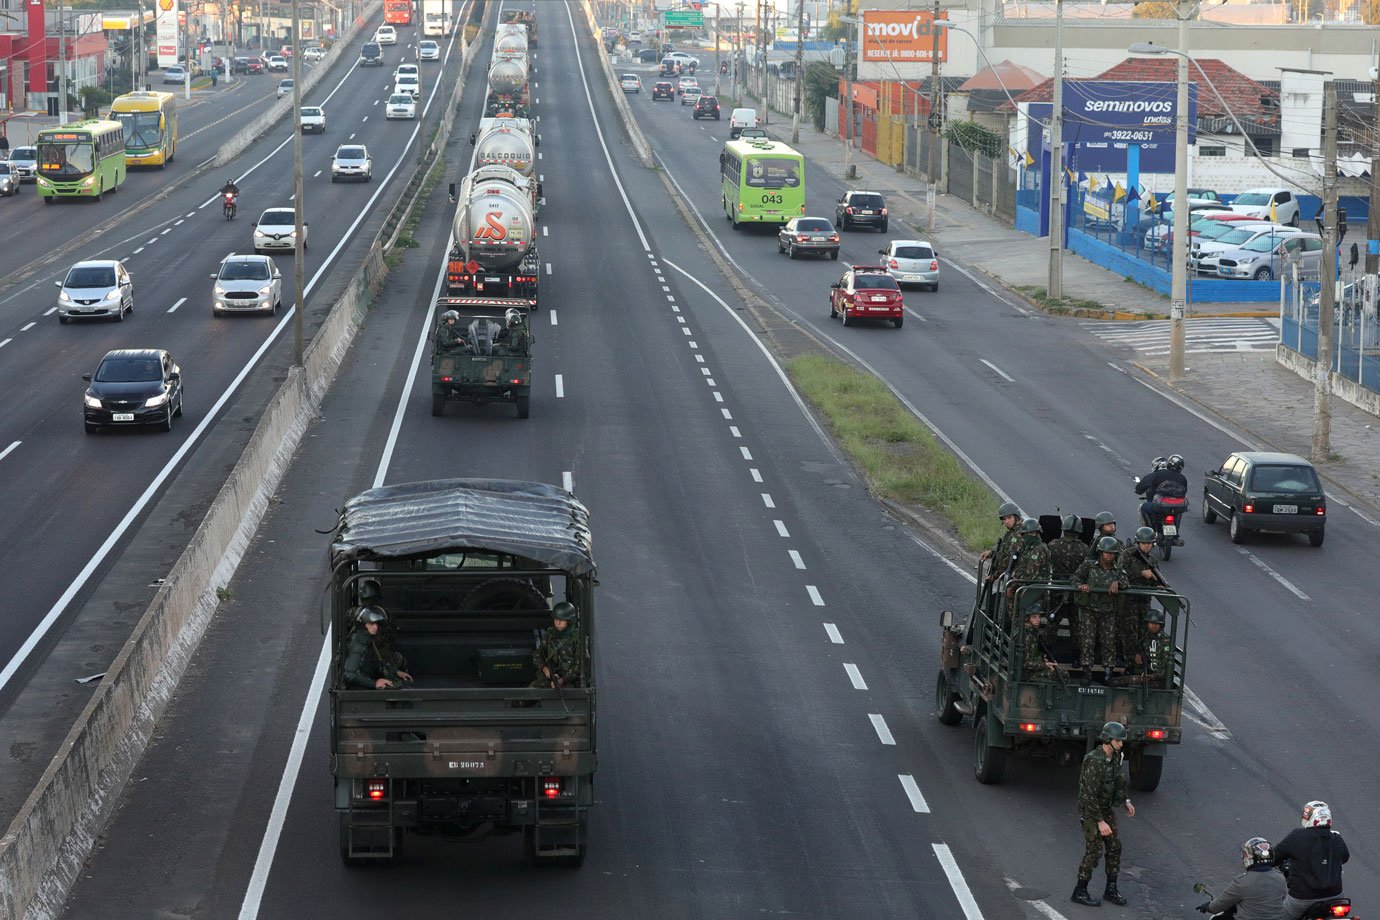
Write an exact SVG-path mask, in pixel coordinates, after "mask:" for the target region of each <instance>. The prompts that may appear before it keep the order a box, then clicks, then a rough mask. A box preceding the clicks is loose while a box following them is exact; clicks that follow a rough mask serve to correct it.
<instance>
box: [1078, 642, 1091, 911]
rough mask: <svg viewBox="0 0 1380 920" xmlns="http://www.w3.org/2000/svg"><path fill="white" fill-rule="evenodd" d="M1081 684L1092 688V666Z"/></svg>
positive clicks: (1086, 668)
mask: <svg viewBox="0 0 1380 920" xmlns="http://www.w3.org/2000/svg"><path fill="white" fill-rule="evenodd" d="M1079 683H1080V684H1082V685H1083V686H1085V687H1091V686H1092V665H1090V664H1085V665H1083V678H1082V680H1080V681H1079ZM1084 887H1085V888H1086V887H1087V886H1086V885H1085V886H1084Z"/></svg>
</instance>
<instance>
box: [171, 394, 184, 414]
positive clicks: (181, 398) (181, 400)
mask: <svg viewBox="0 0 1380 920" xmlns="http://www.w3.org/2000/svg"><path fill="white" fill-rule="evenodd" d="M186 402H187V393H186V391H185V390H184V391H183V392H182V393H181V395H179V396H178V397H177V411H176V412H174V413H173V417H174V418H182V406H183V405H184V404H185V403H186Z"/></svg>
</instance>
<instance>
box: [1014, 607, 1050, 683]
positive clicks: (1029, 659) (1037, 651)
mask: <svg viewBox="0 0 1380 920" xmlns="http://www.w3.org/2000/svg"><path fill="white" fill-rule="evenodd" d="M1044 619H1045V615H1044V611H1043V610H1041V609H1040V608H1039V607H1038V606H1037V607H1031V608H1030V609H1029V610H1027V611H1026V617H1025V628H1024V629H1023V630H1022V631H1021V643H1022V649H1021V652H1022V656H1021V679H1022V680H1027V681H1033V682H1035V683H1042V684H1043V683H1049V682H1050V681H1052V680H1054V669H1055V668H1056V667H1057V665H1056V664H1055V663H1054V661H1053V659H1051V658H1050V657H1049V655H1047V654H1045V649H1044V645H1043V644H1042V643H1043V641H1044V635H1043V633H1044Z"/></svg>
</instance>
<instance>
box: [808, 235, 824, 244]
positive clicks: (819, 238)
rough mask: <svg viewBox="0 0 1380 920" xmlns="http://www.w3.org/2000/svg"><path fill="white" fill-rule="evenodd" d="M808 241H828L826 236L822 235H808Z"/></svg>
mask: <svg viewBox="0 0 1380 920" xmlns="http://www.w3.org/2000/svg"><path fill="white" fill-rule="evenodd" d="M810 242H812V243H825V242H828V237H824V236H812V237H810Z"/></svg>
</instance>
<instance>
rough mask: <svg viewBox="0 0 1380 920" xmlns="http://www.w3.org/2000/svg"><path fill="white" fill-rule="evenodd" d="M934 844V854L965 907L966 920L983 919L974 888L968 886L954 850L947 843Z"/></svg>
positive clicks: (961, 904)
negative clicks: (974, 894) (955, 857)
mask: <svg viewBox="0 0 1380 920" xmlns="http://www.w3.org/2000/svg"><path fill="white" fill-rule="evenodd" d="M932 846H933V847H934V855H935V857H936V858H937V859H938V860H939V865H940V866H941V867H943V869H944V874H945V875H946V876H948V879H949V887H950V888H952V889H953V890H954V897H956V898H958V906H959V907H961V908H963V916H964V918H965V920H983V918H982V911H981V910H979V909H978V906H977V900H976V899H975V898H974V897H973V892H972V889H970V888H969V887H968V881H967V879H965V878H964V877H963V870H962V869H960V868H958V861H957V860H956V859H954V854H953V851H951V850H950V849H949V846H948V844H945V843H936V844H932Z"/></svg>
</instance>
